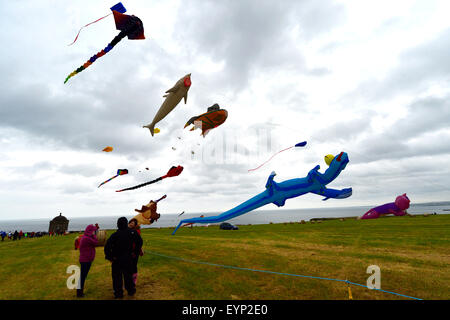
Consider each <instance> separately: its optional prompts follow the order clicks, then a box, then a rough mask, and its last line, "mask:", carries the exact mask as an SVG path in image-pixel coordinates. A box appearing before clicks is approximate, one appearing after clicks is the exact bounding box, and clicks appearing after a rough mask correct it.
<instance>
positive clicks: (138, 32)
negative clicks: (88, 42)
mask: <svg viewBox="0 0 450 320" xmlns="http://www.w3.org/2000/svg"><path fill="white" fill-rule="evenodd" d="M116 6H117V5H116ZM116 6H114V7H112V8H111V10H112V13H113V15H114V21H115V23H116V29H117V30H120V33H119V34H118V35H117V36H116V37H115V38H114V39H113V40H112V41H111V42H110V43H109V44H108V45H107V46H106V47H105V48H104V49H103V50H101V51H99V52H97V53H96V54H94V55H93V56H92V57H91V58H90V59H89V60H88V61H86V62H85V63H84V64H83V65H82V66H81V67H79V68H78V69H76V70H75V71H73V72H72V73H71V74H69V75H68V76H67V78H66V80H64V83H66V82H67V81H68V80H69V79H70V78H71V77H73V76H75V75H76V74H77V73H80V72H81V71H83V70H84V69H86V68H87V67H89V66H90V65H91V64H93V63H94V62H95V60H97V59H98V58H100V57H103V56H104V55H105V54H107V53H108V52H109V51H111V49H112V48H114V46H115V45H116V44H118V43H119V41H120V40H122V39H123V38H125V37H128V39H130V40H142V39H145V36H144V25H143V24H142V21H141V19H139V18H138V17H136V16H134V15H131V16H130V15H127V14H123V12H126V10H125V8H124V7H123V6H121V8H120V7H116ZM122 8H123V9H122ZM117 10H119V11H117Z"/></svg>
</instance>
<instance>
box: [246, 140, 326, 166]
mask: <svg viewBox="0 0 450 320" xmlns="http://www.w3.org/2000/svg"><path fill="white" fill-rule="evenodd" d="M304 146H306V141H303V142H299V143H297V144H296V145H295V146H291V147H289V148H286V149H283V150H281V151H278V152H277V153H275V154H274V155H273V156H271V157H270V159H269V160H267V161H266V162H264V163H263V164H261V165H260V166H258V167H256V168H254V169H249V170H248V171H249V172H250V171H255V170H258V169H259V168H261V167H262V166H263V165H265V164H266V163H267V162H269V161H270V160H272V159H273V157H275V156H276V155H277V154H279V153H281V152H283V151H286V150H289V149H292V148H294V147H304ZM326 157H327V156H325V162H326ZM327 164H328V165H330V164H329V163H328V162H327Z"/></svg>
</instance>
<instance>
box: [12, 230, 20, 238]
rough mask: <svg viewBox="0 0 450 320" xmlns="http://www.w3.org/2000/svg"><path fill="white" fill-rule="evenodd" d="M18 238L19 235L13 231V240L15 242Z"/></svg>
mask: <svg viewBox="0 0 450 320" xmlns="http://www.w3.org/2000/svg"><path fill="white" fill-rule="evenodd" d="M18 237H19V233H18V232H17V230H16V231H14V234H13V240H17V238H18Z"/></svg>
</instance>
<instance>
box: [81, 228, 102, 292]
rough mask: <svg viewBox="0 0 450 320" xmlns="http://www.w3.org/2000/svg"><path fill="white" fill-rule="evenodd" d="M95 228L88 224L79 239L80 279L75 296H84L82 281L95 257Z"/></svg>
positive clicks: (96, 241)
mask: <svg viewBox="0 0 450 320" xmlns="http://www.w3.org/2000/svg"><path fill="white" fill-rule="evenodd" d="M95 231H97V228H96V227H95V226H94V225H92V224H90V225H88V226H87V227H86V230H84V235H83V237H82V238H81V241H80V265H81V272H80V281H79V285H78V288H77V297H78V298H81V297H84V293H83V290H84V282H85V280H86V277H87V275H88V273H89V269H90V268H91V264H92V261H94V259H95V247H96V246H97V244H98V240H97V236H96V235H95Z"/></svg>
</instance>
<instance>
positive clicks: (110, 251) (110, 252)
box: [77, 217, 143, 299]
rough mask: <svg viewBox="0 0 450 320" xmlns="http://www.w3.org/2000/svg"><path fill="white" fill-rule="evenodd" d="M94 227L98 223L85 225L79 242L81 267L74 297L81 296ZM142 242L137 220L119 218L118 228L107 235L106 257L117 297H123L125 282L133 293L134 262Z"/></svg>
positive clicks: (94, 243)
mask: <svg viewBox="0 0 450 320" xmlns="http://www.w3.org/2000/svg"><path fill="white" fill-rule="evenodd" d="M97 230H98V226H97V227H96V226H94V225H92V224H91V225H88V226H87V227H86V230H85V231H84V235H83V237H82V238H81V240H80V243H79V249H80V258H79V261H80V265H81V270H80V281H79V286H78V289H77V297H83V296H84V284H85V281H86V278H87V275H88V273H89V270H90V268H91V265H92V262H93V261H94V259H95V248H96V246H97V245H98V239H97V236H96V231H97ZM142 243H143V241H142V238H141V235H140V229H139V226H138V221H137V220H136V219H131V220H130V221H128V220H127V218H125V217H121V218H119V219H118V220H117V231H116V232H114V233H113V234H112V235H111V236H110V237H109V238H108V240H107V241H106V244H105V248H104V253H105V259H107V260H109V261H110V262H111V275H112V283H113V290H114V297H115V298H117V299H120V298H123V293H124V291H123V286H124V285H125V290H126V291H127V293H128V295H129V296H133V295H134V294H135V293H136V282H137V274H138V272H137V263H138V259H139V256H142V255H143V251H142Z"/></svg>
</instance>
